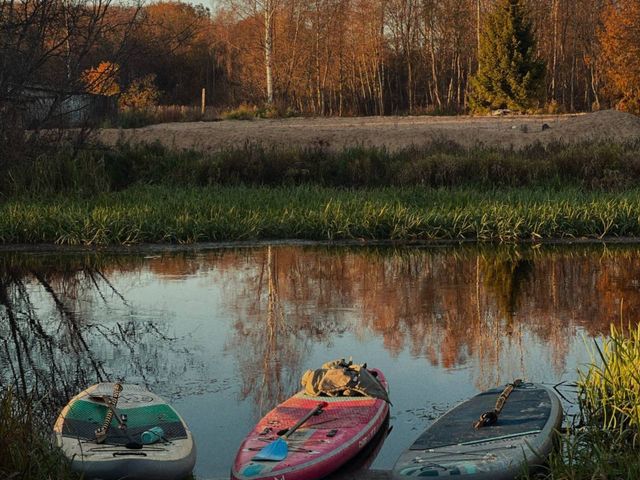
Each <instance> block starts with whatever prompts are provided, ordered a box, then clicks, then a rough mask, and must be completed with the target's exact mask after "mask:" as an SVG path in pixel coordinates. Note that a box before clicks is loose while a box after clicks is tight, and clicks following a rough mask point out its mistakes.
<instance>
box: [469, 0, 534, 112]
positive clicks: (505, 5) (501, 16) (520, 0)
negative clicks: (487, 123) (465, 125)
mask: <svg viewBox="0 0 640 480" xmlns="http://www.w3.org/2000/svg"><path fill="white" fill-rule="evenodd" d="M478 62H479V66H478V71H477V73H476V74H475V75H474V76H473V77H472V78H471V89H470V92H469V107H470V108H471V110H472V111H474V112H484V111H487V110H493V109H500V108H508V109H509V110H513V111H519V112H525V111H527V110H530V109H532V108H535V107H536V106H537V105H538V103H539V101H540V100H541V98H542V95H543V94H544V74H545V66H544V63H543V62H541V61H539V60H538V59H537V58H536V54H535V38H534V35H533V28H532V26H531V22H530V21H529V19H528V18H527V9H526V6H525V3H524V0H498V2H497V4H496V6H495V8H494V10H493V11H492V12H491V13H490V14H489V16H488V18H487V21H486V26H485V29H484V31H483V32H482V35H481V38H480V52H479V55H478Z"/></svg>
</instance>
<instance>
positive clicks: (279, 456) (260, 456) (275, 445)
mask: <svg viewBox="0 0 640 480" xmlns="http://www.w3.org/2000/svg"><path fill="white" fill-rule="evenodd" d="M327 405H329V404H328V403H327V402H320V403H319V404H318V405H316V408H314V409H313V410H311V411H310V412H309V413H307V414H306V415H305V416H304V417H302V418H301V419H300V420H298V423H296V424H295V425H294V426H293V427H291V428H290V429H289V430H287V433H285V434H284V435H282V436H281V437H278V438H276V439H275V440H274V441H273V442H271V443H270V444H269V445H266V446H265V447H264V448H263V449H262V450H260V451H259V452H258V453H257V454H256V455H254V457H253V459H252V460H267V461H271V462H279V461H281V460H284V459H285V458H287V455H288V454H289V445H288V444H287V438H288V437H289V436H290V435H291V434H292V433H293V432H295V431H296V430H297V429H298V428H300V427H301V426H302V424H303V423H304V422H306V421H307V420H309V419H310V418H311V417H313V416H314V415H316V414H318V413H321V412H322V409H323V408H325V407H326V406H327Z"/></svg>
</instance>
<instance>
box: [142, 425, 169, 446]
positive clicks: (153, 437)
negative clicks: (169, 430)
mask: <svg viewBox="0 0 640 480" xmlns="http://www.w3.org/2000/svg"><path fill="white" fill-rule="evenodd" d="M141 437H142V443H143V444H144V445H150V444H152V443H156V442H157V441H160V440H162V437H164V430H162V428H160V427H153V428H150V429H149V430H145V431H144V432H142V435H141Z"/></svg>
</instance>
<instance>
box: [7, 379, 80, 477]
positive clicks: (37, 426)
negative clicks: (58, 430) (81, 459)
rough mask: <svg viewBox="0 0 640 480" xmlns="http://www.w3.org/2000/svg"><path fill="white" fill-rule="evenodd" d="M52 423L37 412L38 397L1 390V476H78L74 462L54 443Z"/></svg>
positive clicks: (10, 390)
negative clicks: (23, 395) (72, 464)
mask: <svg viewBox="0 0 640 480" xmlns="http://www.w3.org/2000/svg"><path fill="white" fill-rule="evenodd" d="M50 439H51V426H50V425H48V424H47V423H46V422H45V421H44V420H43V419H42V418H40V416H39V415H38V413H37V400H36V399H34V398H32V397H30V396H26V397H22V396H18V395H17V394H16V393H15V392H14V391H13V390H12V389H6V390H0V478H3V479H16V480H18V479H19V480H74V479H78V478H80V477H79V476H78V475H76V474H74V473H73V472H72V470H71V467H70V462H69V460H67V459H66V458H65V457H64V455H63V454H62V452H61V451H60V450H59V449H58V448H56V447H55V446H53V445H52V443H51V441H50Z"/></svg>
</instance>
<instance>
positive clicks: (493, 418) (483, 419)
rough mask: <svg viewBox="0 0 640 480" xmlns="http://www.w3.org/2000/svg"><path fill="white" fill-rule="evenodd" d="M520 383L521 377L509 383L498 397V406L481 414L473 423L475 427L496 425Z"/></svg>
mask: <svg viewBox="0 0 640 480" xmlns="http://www.w3.org/2000/svg"><path fill="white" fill-rule="evenodd" d="M520 385H522V380H520V379H517V380H514V381H513V383H509V384H507V386H506V387H505V389H504V390H503V391H502V393H501V394H500V396H499V397H498V400H497V401H496V406H495V407H493V410H490V411H488V412H484V413H483V414H482V415H480V418H479V419H478V420H477V421H476V422H475V423H474V424H473V428H475V429H478V428H482V427H489V426H491V425H495V423H496V422H497V421H498V417H499V416H500V412H502V409H503V408H504V405H505V403H507V399H508V398H509V395H511V392H513V390H514V389H515V388H518V387H519V386H520Z"/></svg>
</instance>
